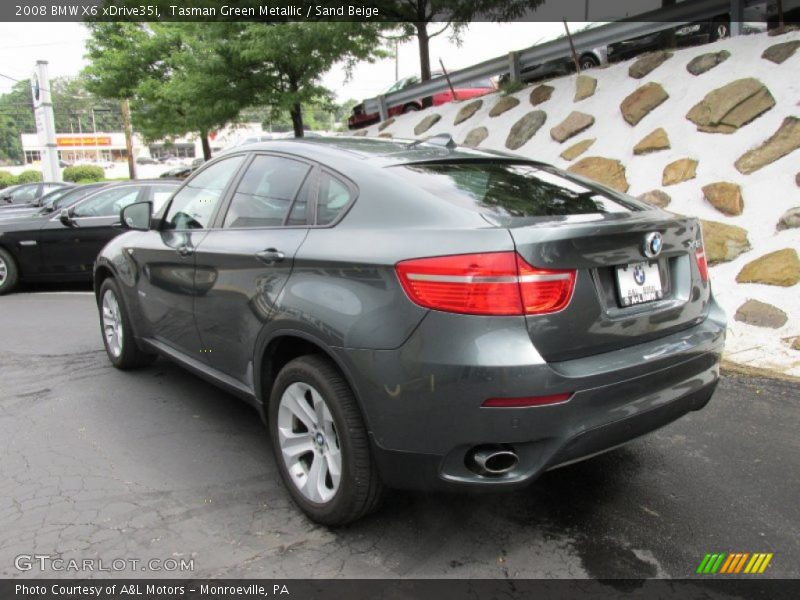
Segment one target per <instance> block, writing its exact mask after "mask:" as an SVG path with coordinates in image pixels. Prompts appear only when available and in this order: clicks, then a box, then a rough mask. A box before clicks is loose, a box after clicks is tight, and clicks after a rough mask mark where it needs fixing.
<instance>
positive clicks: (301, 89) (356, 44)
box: [237, 22, 385, 137]
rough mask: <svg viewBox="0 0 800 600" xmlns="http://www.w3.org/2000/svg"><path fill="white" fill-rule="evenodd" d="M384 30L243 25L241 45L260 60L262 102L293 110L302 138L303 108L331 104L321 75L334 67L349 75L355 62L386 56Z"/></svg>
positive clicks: (351, 24)
mask: <svg viewBox="0 0 800 600" xmlns="http://www.w3.org/2000/svg"><path fill="white" fill-rule="evenodd" d="M380 31H381V28H380V27H379V26H378V25H374V24H370V23H359V22H310V23H309V22H302V23H244V24H243V28H242V32H241V36H240V38H239V39H238V42H237V43H238V44H239V45H240V48H241V52H242V55H243V57H244V58H245V59H249V60H254V61H260V62H261V65H260V68H259V69H258V74H257V76H256V78H255V80H256V81H257V84H256V85H255V88H257V89H258V99H259V103H260V104H264V105H267V106H269V107H270V108H271V110H272V111H273V114H275V113H281V112H284V111H285V112H288V113H289V115H290V117H291V120H292V128H293V130H294V134H295V137H303V128H304V121H303V106H304V105H319V104H323V105H326V104H330V103H331V97H332V94H331V92H330V90H328V89H327V88H325V87H324V86H323V85H322V83H321V78H322V75H323V74H325V73H326V72H328V71H329V70H330V69H332V68H334V67H338V68H341V69H342V70H343V71H344V72H345V74H347V75H349V73H350V72H351V71H352V68H353V66H354V65H355V63H356V62H358V61H361V60H369V61H371V60H374V59H375V58H377V57H379V56H384V55H385V52H384V51H383V48H382V38H381V37H380Z"/></svg>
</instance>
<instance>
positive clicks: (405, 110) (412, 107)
mask: <svg viewBox="0 0 800 600" xmlns="http://www.w3.org/2000/svg"><path fill="white" fill-rule="evenodd" d="M418 110H419V106H417V105H416V104H406V105H405V106H404V107H403V114H406V113H410V112H416V111H418Z"/></svg>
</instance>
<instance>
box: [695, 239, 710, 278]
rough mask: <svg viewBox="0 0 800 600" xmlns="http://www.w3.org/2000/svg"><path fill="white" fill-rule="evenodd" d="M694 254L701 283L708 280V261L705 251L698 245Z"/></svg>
mask: <svg viewBox="0 0 800 600" xmlns="http://www.w3.org/2000/svg"><path fill="white" fill-rule="evenodd" d="M694 256H695V258H696V259H697V269H698V270H699V271H700V279H702V280H703V283H707V282H708V262H707V261H706V251H705V249H704V248H703V247H702V246H700V247H699V248H698V249H697V250H695V251H694Z"/></svg>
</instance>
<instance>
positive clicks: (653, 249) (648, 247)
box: [642, 231, 664, 258]
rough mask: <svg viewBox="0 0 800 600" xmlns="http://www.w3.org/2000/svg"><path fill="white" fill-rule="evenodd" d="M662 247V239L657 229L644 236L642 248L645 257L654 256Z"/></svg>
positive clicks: (659, 252)
mask: <svg viewBox="0 0 800 600" xmlns="http://www.w3.org/2000/svg"><path fill="white" fill-rule="evenodd" d="M663 247H664V239H663V238H662V237H661V234H660V233H659V232H657V231H653V232H650V233H648V234H647V235H646V236H644V244H643V245H642V250H643V251H644V255H645V256H646V257H647V258H656V257H657V256H658V255H659V254H661V249H662V248H663Z"/></svg>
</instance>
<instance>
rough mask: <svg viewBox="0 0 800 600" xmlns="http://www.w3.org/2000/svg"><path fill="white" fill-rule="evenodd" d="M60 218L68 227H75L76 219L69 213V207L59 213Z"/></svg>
mask: <svg viewBox="0 0 800 600" xmlns="http://www.w3.org/2000/svg"><path fill="white" fill-rule="evenodd" d="M58 220H59V221H61V224H62V225H64V226H66V227H75V221H73V220H72V215H71V214H70V213H69V209H68V208H62V209H61V213H60V214H59V215H58Z"/></svg>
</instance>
